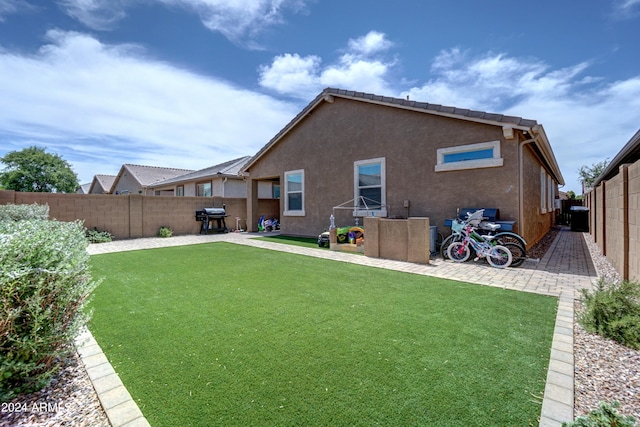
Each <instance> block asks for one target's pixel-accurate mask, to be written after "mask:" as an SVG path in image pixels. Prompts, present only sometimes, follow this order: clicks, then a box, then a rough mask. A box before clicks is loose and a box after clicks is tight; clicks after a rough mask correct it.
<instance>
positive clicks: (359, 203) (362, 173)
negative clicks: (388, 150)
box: [353, 157, 387, 216]
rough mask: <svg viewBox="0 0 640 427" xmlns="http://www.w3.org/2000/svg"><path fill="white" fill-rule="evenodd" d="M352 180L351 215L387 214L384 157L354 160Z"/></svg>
mask: <svg viewBox="0 0 640 427" xmlns="http://www.w3.org/2000/svg"><path fill="white" fill-rule="evenodd" d="M353 182H354V199H355V202H354V203H355V207H356V208H355V210H354V211H353V216H374V215H375V216H387V206H386V204H387V195H386V172H385V159H384V157H382V158H378V159H370V160H359V161H357V162H354V164H353Z"/></svg>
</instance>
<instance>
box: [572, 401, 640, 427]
mask: <svg viewBox="0 0 640 427" xmlns="http://www.w3.org/2000/svg"><path fill="white" fill-rule="evenodd" d="M619 407H620V403H619V402H616V401H614V402H612V403H611V404H609V403H606V402H600V403H598V409H595V410H593V411H591V412H589V414H588V415H583V416H581V417H578V418H576V419H575V421H573V422H570V423H562V427H633V426H635V419H634V418H633V417H632V416H630V415H622V414H619V413H618V411H617V409H618V408H619Z"/></svg>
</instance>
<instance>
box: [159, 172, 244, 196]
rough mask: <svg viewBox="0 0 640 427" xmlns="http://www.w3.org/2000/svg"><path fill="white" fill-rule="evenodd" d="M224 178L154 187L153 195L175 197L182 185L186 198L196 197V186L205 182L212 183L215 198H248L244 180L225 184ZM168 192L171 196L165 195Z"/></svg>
mask: <svg viewBox="0 0 640 427" xmlns="http://www.w3.org/2000/svg"><path fill="white" fill-rule="evenodd" d="M224 179H225V178H224V177H221V178H218V177H216V178H208V179H207V178H201V179H198V180H194V181H191V182H184V183H177V184H171V185H168V186H163V187H153V193H154V194H155V192H161V195H175V194H176V188H177V187H178V186H180V185H182V186H184V196H185V197H196V184H200V183H203V182H210V183H211V194H212V196H213V197H231V198H236V197H240V198H242V197H247V186H246V184H245V182H244V181H243V180H242V179H237V178H229V177H227V182H224ZM167 191H171V194H164V193H165V192H167Z"/></svg>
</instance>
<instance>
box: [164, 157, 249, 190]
mask: <svg viewBox="0 0 640 427" xmlns="http://www.w3.org/2000/svg"><path fill="white" fill-rule="evenodd" d="M250 159H251V156H244V157H239V158H237V159H233V160H229V161H226V162H224V163H220V164H218V165H214V166H209V167H208V168H204V169H200V170H197V171H195V172H191V173H186V174H184V175H179V176H176V177H174V178H169V179H166V180H163V181H159V182H156V183H155V185H154V187H159V186H164V185H169V184H175V183H178V182H187V181H195V180H198V179H201V178H209V177H212V176H222V177H237V176H238V175H239V174H240V171H241V170H242V168H244V166H245V165H246V164H247V162H248V161H249V160H250Z"/></svg>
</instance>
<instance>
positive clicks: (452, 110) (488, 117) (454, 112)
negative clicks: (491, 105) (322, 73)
mask: <svg viewBox="0 0 640 427" xmlns="http://www.w3.org/2000/svg"><path fill="white" fill-rule="evenodd" d="M331 95H336V96H341V97H344V98H352V99H360V100H368V101H373V102H375V103H377V104H388V105H392V106H394V107H404V108H409V109H415V110H424V111H425V112H430V113H441V114H442V115H447V116H458V117H459V118H461V119H467V120H473V121H487V122H495V123H504V124H512V125H516V126H525V127H531V126H535V125H537V124H538V122H537V121H535V120H530V119H524V118H522V117H517V116H505V115H504V114H496V113H487V112H484V111H477V110H469V109H466V108H457V107H451V106H446V105H440V104H430V103H428V102H418V101H410V100H408V99H403V98H392V97H389V96H381V95H375V94H372V93H365V92H355V91H352V90H344V89H335V88H326V89H325V90H324V91H322V93H321V94H320V95H318V97H316V100H318V99H319V98H320V99H324V97H325V96H331ZM316 100H314V101H313V102H312V103H311V104H310V105H312V104H315V102H316Z"/></svg>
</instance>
